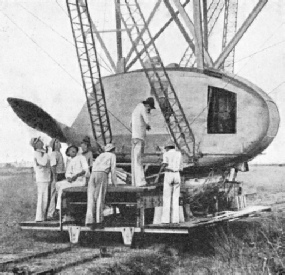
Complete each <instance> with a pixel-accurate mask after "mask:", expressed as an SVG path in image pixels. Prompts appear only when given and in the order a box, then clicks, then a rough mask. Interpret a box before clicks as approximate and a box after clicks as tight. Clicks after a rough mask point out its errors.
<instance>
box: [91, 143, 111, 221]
mask: <svg viewBox="0 0 285 275" xmlns="http://www.w3.org/2000/svg"><path fill="white" fill-rule="evenodd" d="M109 174H111V180H112V183H113V185H116V184H117V175H116V155H115V146H114V145H113V144H111V143H109V144H107V145H106V146H105V152H104V153H102V154H100V155H99V156H98V157H97V158H96V160H95V162H94V164H93V168H92V174H91V178H90V181H89V182H88V191H87V213H86V221H85V223H86V225H88V226H89V225H93V224H94V223H95V222H96V223H102V221H103V218H104V217H103V210H104V206H105V196H106V192H107V187H108V175H109Z"/></svg>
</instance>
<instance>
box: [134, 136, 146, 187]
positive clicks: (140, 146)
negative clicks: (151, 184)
mask: <svg viewBox="0 0 285 275" xmlns="http://www.w3.org/2000/svg"><path fill="white" fill-rule="evenodd" d="M143 152H144V141H143V140H142V139H138V138H133V139H132V185H133V186H142V185H146V180H145V177H144V170H143V165H142V154H143Z"/></svg>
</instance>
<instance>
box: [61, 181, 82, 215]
mask: <svg viewBox="0 0 285 275" xmlns="http://www.w3.org/2000/svg"><path fill="white" fill-rule="evenodd" d="M79 186H85V181H74V182H68V181H67V180H62V181H58V182H57V183H56V184H55V188H56V191H57V202H56V209H57V210H59V209H60V207H61V196H62V191H63V189H65V188H69V187H79Z"/></svg>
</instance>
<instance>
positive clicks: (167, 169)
mask: <svg viewBox="0 0 285 275" xmlns="http://www.w3.org/2000/svg"><path fill="white" fill-rule="evenodd" d="M165 172H171V173H177V172H179V170H177V171H174V170H172V169H169V168H166V169H165Z"/></svg>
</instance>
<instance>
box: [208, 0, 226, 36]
mask: <svg viewBox="0 0 285 275" xmlns="http://www.w3.org/2000/svg"><path fill="white" fill-rule="evenodd" d="M224 6H225V0H212V2H211V4H210V6H209V8H208V11H207V14H208V16H207V18H208V35H210V34H211V32H212V30H213V28H214V27H215V25H216V22H217V21H218V19H219V17H220V14H221V13H222V10H223V8H224Z"/></svg>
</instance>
